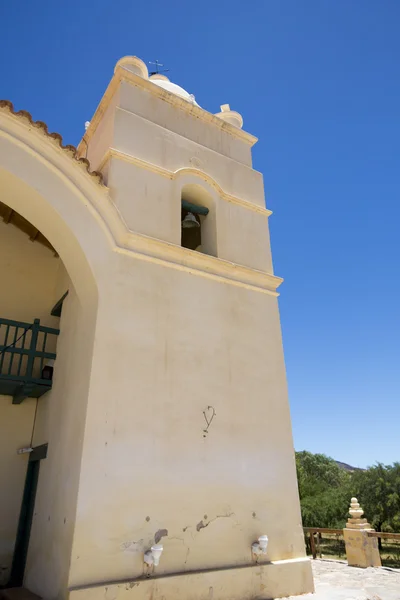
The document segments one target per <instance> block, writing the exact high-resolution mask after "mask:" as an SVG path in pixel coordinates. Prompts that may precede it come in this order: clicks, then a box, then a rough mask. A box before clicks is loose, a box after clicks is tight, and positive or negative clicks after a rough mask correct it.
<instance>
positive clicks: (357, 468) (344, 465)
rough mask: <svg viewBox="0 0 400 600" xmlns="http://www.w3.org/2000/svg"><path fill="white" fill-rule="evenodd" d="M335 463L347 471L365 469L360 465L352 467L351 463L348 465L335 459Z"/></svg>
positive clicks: (352, 471)
mask: <svg viewBox="0 0 400 600" xmlns="http://www.w3.org/2000/svg"><path fill="white" fill-rule="evenodd" d="M335 463H336V464H337V466H338V467H340V468H341V469H344V470H345V471H348V472H349V473H354V471H364V469H360V468H359V467H352V466H351V465H348V464H347V463H344V462H340V460H335Z"/></svg>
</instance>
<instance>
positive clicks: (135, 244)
mask: <svg viewBox="0 0 400 600" xmlns="http://www.w3.org/2000/svg"><path fill="white" fill-rule="evenodd" d="M1 111H7V112H9V115H8V116H7V120H8V119H9V120H10V125H12V127H11V128H10V131H8V130H7V129H5V130H3V129H2V128H1V127H0V134H1V136H3V137H5V138H8V139H10V140H12V141H13V143H15V144H16V145H18V146H20V147H22V148H24V149H25V150H26V151H27V152H29V153H30V154H31V155H33V156H35V158H36V159H37V160H39V161H40V162H42V163H43V164H44V165H46V166H47V167H48V168H49V169H51V170H53V171H54V172H57V173H58V174H59V176H60V177H61V178H62V179H64V180H65V179H68V180H69V183H70V184H72V186H73V188H74V189H75V193H76V194H77V195H78V196H79V197H80V199H81V201H82V202H83V203H84V204H85V205H86V207H87V209H88V210H90V211H91V212H92V213H93V214H94V215H96V218H98V219H99V220H100V221H101V222H102V226H103V227H104V231H105V232H106V235H107V238H108V241H109V243H110V247H111V248H112V249H113V251H114V252H117V253H122V254H127V255H129V256H131V257H132V258H134V259H137V260H145V261H148V262H152V263H155V264H160V265H163V266H165V267H169V268H173V269H176V270H180V271H184V272H189V273H192V274H194V275H197V276H200V277H206V278H208V279H211V280H214V281H220V282H222V283H229V284H231V285H235V286H238V287H242V288H246V289H250V290H253V291H257V292H262V293H266V294H269V295H272V296H277V295H278V293H277V291H276V290H277V288H278V287H279V285H280V284H281V283H282V281H283V280H282V279H281V278H279V277H276V276H274V275H272V274H271V273H267V272H264V271H258V270H255V269H253V268H251V267H247V266H244V265H240V264H236V263H232V262H230V261H228V260H224V259H222V258H218V257H214V256H208V255H206V254H202V253H200V252H196V251H195V250H190V249H187V248H182V247H181V246H178V245H176V244H173V243H171V242H166V241H163V240H159V239H156V238H151V237H149V236H146V235H143V234H140V233H137V232H134V231H131V230H129V228H128V226H127V224H126V222H125V220H124V218H123V216H122V215H121V213H120V211H119V210H118V207H117V206H116V205H115V204H114V203H113V202H112V201H111V199H110V197H109V194H108V188H107V187H106V186H105V185H103V184H101V185H97V183H98V182H100V181H101V179H100V178H98V177H97V176H96V174H94V173H91V172H89V174H90V177H88V174H87V166H88V162H87V161H82V160H77V159H76V158H75V154H74V153H73V151H75V149H73V150H72V148H73V147H68V146H67V147H64V146H62V145H61V136H59V135H58V134H48V133H47V128H45V129H44V128H43V126H42V125H41V124H37V123H32V122H31V119H30V118H29V117H28V116H27V115H26V114H25V113H24V112H23V113H22V114H19V115H18V114H17V115H16V114H15V113H14V112H11V109H10V107H9V104H8V103H7V104H4V103H2V104H1V105H0V112H1ZM27 124H28V125H29V126H26V125H27ZM32 125H33V127H34V129H35V131H32ZM16 129H18V130H19V133H20V134H21V135H18V136H16V135H15V130H16ZM13 130H14V131H13ZM38 134H41V135H43V138H44V140H45V141H46V145H47V143H49V148H48V149H47V150H46V151H45V152H44V150H45V148H44V147H40V148H39V147H37V143H36V142H35V138H37V135H38ZM60 149H61V151H62V152H60ZM57 150H58V151H57ZM53 152H55V155H54V156H53V158H52V154H53ZM56 155H58V157H59V158H61V157H64V156H65V155H68V156H70V157H72V158H74V161H73V162H72V161H71V163H70V161H69V159H67V160H66V161H64V160H59V159H57V160H55V159H56ZM53 159H54V160H53ZM68 163H70V165H71V166H72V165H74V166H75V165H79V166H81V167H82V169H78V172H79V171H81V170H83V169H84V172H82V173H80V174H79V176H78V172H76V170H75V169H74V168H72V169H71V168H66V167H68ZM188 171H189V172H190V171H191V169H188ZM74 172H76V175H75V174H74ZM177 173H178V174H179V171H178V172H177ZM93 182H94V183H95V184H96V185H93Z"/></svg>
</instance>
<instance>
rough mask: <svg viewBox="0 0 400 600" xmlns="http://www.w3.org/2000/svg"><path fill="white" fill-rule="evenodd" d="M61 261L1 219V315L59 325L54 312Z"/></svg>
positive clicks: (51, 325) (50, 325)
mask: <svg viewBox="0 0 400 600" xmlns="http://www.w3.org/2000/svg"><path fill="white" fill-rule="evenodd" d="M60 262H61V261H60V260H59V259H57V258H55V256H54V253H53V252H51V250H49V249H48V248H46V247H44V246H41V245H40V244H39V243H37V242H31V241H30V240H29V237H28V236H27V235H26V233H23V232H22V231H20V230H19V229H18V228H17V227H15V226H14V225H12V224H8V225H6V224H5V223H4V222H3V221H2V220H0V282H1V294H0V317H3V318H4V319H13V320H16V321H26V322H32V321H33V319H35V318H36V319H40V320H41V323H42V324H43V325H48V326H49V327H57V324H58V319H57V318H56V317H52V316H51V315H50V311H51V309H52V308H53V306H54V302H55V301H54V294H55V282H56V276H57V271H58V269H59V266H60Z"/></svg>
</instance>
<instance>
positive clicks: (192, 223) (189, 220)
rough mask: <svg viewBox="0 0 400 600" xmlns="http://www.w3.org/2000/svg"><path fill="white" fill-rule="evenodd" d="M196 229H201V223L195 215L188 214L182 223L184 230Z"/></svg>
mask: <svg viewBox="0 0 400 600" xmlns="http://www.w3.org/2000/svg"><path fill="white" fill-rule="evenodd" d="M194 227H200V223H199V222H198V220H197V219H196V217H195V216H194V214H193V213H191V212H188V214H187V215H186V217H185V218H184V219H183V221H182V229H192V228H194Z"/></svg>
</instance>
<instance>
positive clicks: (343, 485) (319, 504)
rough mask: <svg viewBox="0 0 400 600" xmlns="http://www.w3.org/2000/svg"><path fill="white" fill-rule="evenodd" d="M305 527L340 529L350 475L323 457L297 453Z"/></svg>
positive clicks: (309, 453)
mask: <svg viewBox="0 0 400 600" xmlns="http://www.w3.org/2000/svg"><path fill="white" fill-rule="evenodd" d="M296 467H297V478H298V484H299V494H300V503H301V513H302V519H303V525H304V527H329V528H335V529H336V528H341V527H343V526H344V524H345V521H346V515H347V511H348V507H349V500H350V497H351V491H350V489H351V487H350V482H351V475H350V474H349V473H348V472H347V471H345V470H344V469H342V468H340V467H339V466H338V465H337V463H336V462H335V461H334V460H333V459H332V458H329V457H328V456H325V455H324V454H312V453H311V452H306V451H302V452H296Z"/></svg>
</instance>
